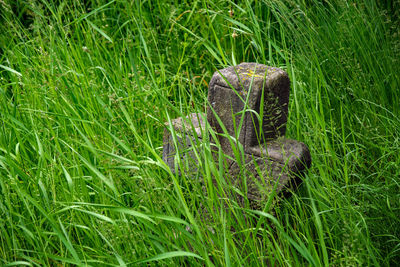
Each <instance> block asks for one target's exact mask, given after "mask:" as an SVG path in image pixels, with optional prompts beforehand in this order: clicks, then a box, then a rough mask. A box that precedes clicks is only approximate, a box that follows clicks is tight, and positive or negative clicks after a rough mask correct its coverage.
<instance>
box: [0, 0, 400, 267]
mask: <svg viewBox="0 0 400 267" xmlns="http://www.w3.org/2000/svg"><path fill="white" fill-rule="evenodd" d="M378 2H379V1H378ZM399 6H400V4H399V2H398V1H388V2H387V3H383V2H382V3H380V4H377V3H376V2H375V1H367V0H365V1H350V0H348V1H334V0H332V1H314V0H309V1H300V0H296V1H278V0H269V1H267V0H263V1H261V0H254V1H251V0H244V1H209V0H201V1H200V0H197V1H156V0H154V1H128V0H114V1H104V0H93V1H73V0H70V1H48V0H36V1H28V0H26V1H24V0H18V1H11V0H0V10H1V13H0V16H1V18H0V122H1V125H0V259H1V260H0V263H1V264H5V265H6V266H7V265H9V266H17V265H20V266H23V265H27V266H43V265H48V266H53V265H95V266H97V265H99V266H103V265H119V266H126V265H141V264H142V265H143V266H145V265H146V266H147V265H150V266H153V265H154V266H158V265H168V266H169V265H177V266H181V265H190V266H192V265H195V266H197V265H199V266H203V265H216V266H221V265H227V266H229V265H232V266H239V265H248V266H258V265H260V266H264V265H267V266H270V265H271V266H275V265H279V266H281V265H283V266H286V265H295V266H298V265H301V266H302V265H317V266H319V265H329V266H365V265H373V266H377V265H384V266H385V265H386V266H390V265H394V264H395V263H396V262H399V261H400V257H399V255H400V220H399V216H398V214H399V211H400V202H399V199H400V195H399V192H400V186H399V177H400V157H399V154H400V132H399V129H400V119H399V118H400V107H399V105H398V103H400V93H399V87H400V78H399V73H400V42H399V34H400V32H399V29H400V27H399V23H400V20H399V16H398V10H399V9H398V8H396V7H399ZM243 61H255V62H259V63H264V64H269V65H274V66H278V67H281V68H283V69H285V70H286V71H287V72H288V73H289V75H290V78H291V81H292V85H291V88H292V91H291V102H290V107H289V115H290V117H289V122H288V133H287V135H288V137H291V138H295V139H297V140H300V141H303V142H305V143H306V144H307V145H308V146H309V147H310V149H311V152H312V158H313V166H312V168H311V169H310V170H309V172H308V173H307V174H306V176H305V177H304V182H303V184H302V186H301V187H300V188H299V190H297V191H296V192H294V194H293V195H292V197H290V198H288V199H282V200H281V202H280V204H279V205H275V206H274V208H272V209H270V208H268V207H270V205H271V203H275V202H276V201H277V200H278V198H279V196H273V198H274V199H270V200H269V201H268V203H267V204H266V209H265V210H263V211H255V210H251V209H250V208H249V207H247V208H240V207H239V206H238V205H237V203H235V202H233V201H229V198H228V196H229V195H230V194H231V193H232V192H233V191H232V190H233V189H232V188H230V187H229V184H230V183H229V180H228V179H227V177H226V176H225V174H224V173H223V172H222V169H220V168H218V167H217V166H215V164H213V163H212V161H211V152H210V144H204V148H205V149H203V150H201V151H202V153H199V154H198V157H199V159H200V162H202V164H201V166H200V174H201V175H203V177H206V179H210V178H211V177H214V178H215V179H216V180H217V181H219V182H218V184H217V185H216V186H215V187H213V186H212V183H210V184H207V185H206V186H205V188H206V190H207V192H208V193H207V194H204V191H203V188H202V185H201V184H200V183H199V181H198V180H193V179H192V178H191V177H186V176H185V175H184V174H183V175H181V176H178V175H174V174H172V173H171V172H170V170H169V169H168V168H167V167H166V165H165V164H164V163H163V162H162V160H161V150H162V147H161V146H162V134H163V130H164V122H165V121H168V120H169V119H170V118H175V117H178V116H182V115H185V114H188V113H190V112H194V111H195V112H198V111H204V108H205V106H206V105H207V103H206V99H207V97H206V94H207V82H208V81H209V79H210V78H211V76H212V73H213V72H214V71H215V70H217V69H220V68H223V67H226V66H228V65H233V64H238V63H240V62H243ZM182 164H184V163H183V162H182ZM218 196H219V197H218ZM221 196H225V197H221ZM204 210H208V212H207V214H204ZM233 229H234V231H231V230H233Z"/></svg>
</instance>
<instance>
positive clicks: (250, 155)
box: [163, 63, 311, 207]
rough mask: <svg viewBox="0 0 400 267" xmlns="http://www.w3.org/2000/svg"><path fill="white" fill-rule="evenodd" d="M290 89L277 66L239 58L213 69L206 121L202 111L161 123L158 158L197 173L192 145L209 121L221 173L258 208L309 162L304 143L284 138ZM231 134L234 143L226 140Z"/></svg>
mask: <svg viewBox="0 0 400 267" xmlns="http://www.w3.org/2000/svg"><path fill="white" fill-rule="evenodd" d="M289 91H290V80H289V77H288V75H287V73H286V72H284V71H283V70H281V69H279V68H274V67H268V66H266V65H262V64H257V63H242V64H239V65H237V66H234V67H228V68H225V69H223V70H220V71H217V72H215V73H214V75H213V77H212V79H211V81H210V84H209V92H208V102H209V103H208V104H209V105H208V108H207V113H206V118H207V121H204V120H203V117H205V116H204V114H196V113H192V114H190V115H189V116H187V117H185V118H178V119H175V120H173V121H172V125H168V124H166V125H167V127H166V130H165V132H164V147H163V149H164V150H163V160H164V161H165V162H166V163H167V164H168V166H169V167H170V168H171V170H172V171H173V172H174V173H175V172H176V171H178V172H182V171H185V173H186V174H190V173H196V172H197V166H198V157H197V156H196V153H195V151H194V149H195V148H196V147H198V145H199V144H201V142H203V141H205V140H203V139H204V138H211V137H210V136H209V135H208V133H205V129H206V123H208V124H209V127H211V128H212V129H213V130H214V131H215V133H216V134H217V135H216V136H217V139H218V140H210V141H211V142H213V143H219V144H220V146H221V149H222V151H223V152H224V154H225V155H226V158H225V160H226V162H225V164H226V165H225V166H228V167H227V169H226V173H227V174H228V175H229V176H230V177H231V178H232V183H231V184H232V186H234V187H235V188H236V191H237V190H239V191H240V192H241V193H239V194H238V199H237V200H238V201H239V202H240V203H243V202H244V201H245V198H244V197H246V198H247V199H248V200H249V201H250V203H251V205H252V206H254V207H261V206H260V205H261V204H262V203H263V201H265V199H266V198H267V197H268V196H269V194H270V193H271V190H273V189H274V188H275V189H276V192H281V191H283V190H284V189H285V188H293V187H295V186H296V184H298V181H297V180H298V177H299V175H300V174H301V172H303V171H304V170H305V169H307V168H309V167H310V165H311V155H310V152H309V150H308V148H307V146H305V145H304V144H303V143H301V142H298V141H296V140H291V139H286V138H284V135H285V131H286V122H287V115H288V101H289ZM256 114H257V115H256ZM169 127H172V128H173V129H174V132H175V135H173V134H172V133H171V131H170V130H168V128H169ZM174 136H176V137H175V140H176V142H174ZM227 136H230V138H228V137H227ZM232 137H233V139H235V140H237V142H236V143H235V142H230V141H229V140H232ZM232 144H233V145H232ZM238 144H240V145H241V146H242V147H243V151H244V155H243V157H241V158H242V160H237V159H236V158H235V153H234V151H235V146H237V145H238ZM237 148H238V147H236V149H237ZM177 150H178V151H177ZM236 151H237V150H236ZM176 157H180V159H181V162H184V163H185V166H182V167H183V169H181V168H180V167H179V169H178V170H177V169H176V167H175V163H176V161H175V158H176ZM242 161H243V162H242ZM243 177H245V179H243ZM243 181H245V183H246V184H243Z"/></svg>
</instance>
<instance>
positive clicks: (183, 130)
mask: <svg viewBox="0 0 400 267" xmlns="http://www.w3.org/2000/svg"><path fill="white" fill-rule="evenodd" d="M201 115H203V114H198V113H191V114H190V115H188V116H186V118H182V117H179V118H177V119H174V120H172V121H171V124H172V125H171V126H172V128H173V131H174V133H175V137H176V144H175V142H174V135H173V134H172V132H171V131H170V130H169V129H168V127H169V123H165V125H166V128H165V129H164V138H163V143H164V145H163V160H164V162H165V163H167V164H168V166H169V167H170V169H171V171H172V172H173V173H175V172H176V168H175V156H176V154H177V150H178V152H179V156H180V159H181V162H183V163H186V164H187V166H186V167H187V168H185V171H186V172H190V173H196V172H197V165H198V161H197V157H196V155H195V153H194V149H195V148H194V147H193V145H196V144H199V143H201V141H202V133H203V132H204V130H205V123H204V120H203V117H202V116H201ZM203 116H204V115H203ZM176 148H178V149H176ZM178 171H179V173H180V170H178Z"/></svg>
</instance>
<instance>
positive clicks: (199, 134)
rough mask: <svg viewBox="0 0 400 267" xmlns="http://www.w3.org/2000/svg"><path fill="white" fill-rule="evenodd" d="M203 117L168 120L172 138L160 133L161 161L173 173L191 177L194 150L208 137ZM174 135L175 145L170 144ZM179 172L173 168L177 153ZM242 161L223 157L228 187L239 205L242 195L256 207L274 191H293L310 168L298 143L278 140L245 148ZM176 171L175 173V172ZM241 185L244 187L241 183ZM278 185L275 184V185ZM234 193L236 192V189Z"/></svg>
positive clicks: (308, 158) (195, 162)
mask: <svg viewBox="0 0 400 267" xmlns="http://www.w3.org/2000/svg"><path fill="white" fill-rule="evenodd" d="M203 118H204V114H197V113H192V114H190V115H189V116H187V117H186V118H185V119H183V118H182V117H181V118H177V119H174V120H172V125H171V126H172V128H173V129H174V131H175V135H173V134H171V132H170V131H169V130H168V128H169V127H170V126H169V124H167V125H166V126H167V127H166V129H165V131H164V147H163V160H164V161H165V162H166V163H167V164H168V166H169V167H170V168H171V170H172V172H173V173H176V172H177V171H178V173H181V171H184V172H185V173H186V174H187V175H193V176H195V175H196V174H197V172H198V165H199V164H198V156H196V153H195V148H196V146H197V145H199V144H201V143H202V142H203V138H205V137H206V136H207V138H208V134H207V133H204V131H205V121H204V119H203ZM174 136H175V140H176V141H175V142H174ZM176 148H178V151H179V157H180V158H181V160H182V162H184V163H185V166H183V170H181V169H180V168H179V167H176V166H175V157H177V156H178V155H177V152H176V151H177V150H176ZM244 153H245V155H244V157H243V158H244V162H237V161H236V160H234V159H231V158H228V157H226V158H225V160H226V165H225V166H228V168H227V169H226V174H228V176H230V177H231V183H230V184H231V185H232V186H234V187H235V188H236V189H238V190H239V192H241V193H239V194H238V199H237V200H238V201H239V202H240V203H241V204H243V203H244V201H245V199H244V198H243V197H244V196H246V197H247V199H248V200H249V201H250V204H251V206H254V207H259V205H260V204H262V203H263V202H264V201H265V200H266V199H267V198H268V196H269V195H270V193H271V191H272V190H273V189H274V188H275V190H276V193H280V192H282V191H285V189H290V188H292V189H293V188H294V187H295V186H296V185H297V184H299V180H298V179H299V176H300V174H301V173H302V171H303V170H305V169H307V168H309V167H310V165H311V155H310V151H309V149H308V148H307V146H305V145H304V144H303V143H302V142H299V141H296V140H291V139H286V138H284V137H280V138H278V139H275V140H273V141H268V142H267V143H264V144H262V145H258V146H253V147H249V148H247V149H245V151H244ZM177 168H178V170H177ZM244 182H245V184H244ZM276 183H278V184H276ZM236 191H237V190H236Z"/></svg>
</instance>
